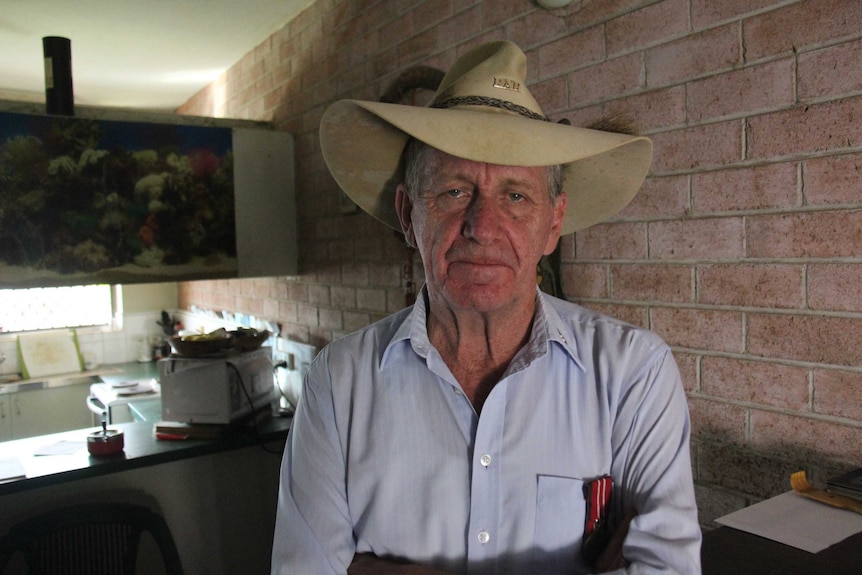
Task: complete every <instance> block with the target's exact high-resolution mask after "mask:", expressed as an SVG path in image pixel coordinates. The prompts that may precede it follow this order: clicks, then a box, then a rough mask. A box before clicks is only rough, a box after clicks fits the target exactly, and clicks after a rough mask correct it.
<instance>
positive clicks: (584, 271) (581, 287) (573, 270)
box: [560, 263, 610, 298]
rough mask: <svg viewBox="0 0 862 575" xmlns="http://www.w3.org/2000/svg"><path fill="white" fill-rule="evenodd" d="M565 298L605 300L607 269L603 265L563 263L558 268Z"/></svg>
mask: <svg viewBox="0 0 862 575" xmlns="http://www.w3.org/2000/svg"><path fill="white" fill-rule="evenodd" d="M560 275H561V278H562V284H563V291H564V293H565V295H566V297H567V298H607V297H608V296H609V295H610V292H609V290H608V269H607V266H606V265H603V264H580V263H574V264H571V263H564V264H562V265H561V266H560Z"/></svg>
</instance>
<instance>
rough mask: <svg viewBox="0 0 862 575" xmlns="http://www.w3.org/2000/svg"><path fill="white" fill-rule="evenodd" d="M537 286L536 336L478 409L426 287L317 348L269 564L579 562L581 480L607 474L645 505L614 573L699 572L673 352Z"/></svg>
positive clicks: (499, 567)
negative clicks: (445, 351)
mask: <svg viewBox="0 0 862 575" xmlns="http://www.w3.org/2000/svg"><path fill="white" fill-rule="evenodd" d="M537 294H539V295H537V308H536V314H535V318H534V321H533V328H532V333H531V336H530V339H529V342H528V343H527V345H526V346H525V347H524V348H523V349H521V350H520V352H519V353H518V354H517V355H516V356H515V358H514V359H513V360H512V362H511V364H510V366H509V368H508V370H507V371H506V373H505V374H504V376H503V377H502V379H501V380H500V382H499V383H498V384H497V385H496V386H495V387H494V389H493V390H492V391H491V393H490V395H489V396H488V398H487V400H486V401H485V403H484V405H483V407H482V410H481V415H477V414H476V412H475V410H474V409H473V407H472V405H471V403H470V402H469V401H468V400H467V398H466V397H465V396H464V394H463V393H462V391H461V388H460V386H459V385H458V382H457V381H456V380H455V378H454V377H453V376H452V374H451V372H450V371H449V369H448V367H447V366H446V365H445V364H444V363H443V360H442V359H441V357H440V355H439V353H438V352H437V350H436V349H435V348H434V347H433V346H432V345H431V343H430V341H429V339H428V334H427V331H426V313H427V312H426V307H425V303H424V302H425V299H424V297H420V298H419V300H418V303H417V304H416V305H415V306H413V307H412V308H408V309H406V310H403V311H402V312H400V313H397V314H395V315H394V316H391V317H389V318H387V319H384V320H382V321H380V322H378V323H376V324H374V325H372V326H370V327H368V328H365V329H363V330H361V331H359V332H356V333H354V334H351V335H348V336H346V337H344V338H342V339H340V340H338V341H335V342H333V343H332V344H330V345H329V346H327V347H326V348H325V349H324V350H323V351H322V352H321V353H320V354H319V355H318V357H317V358H316V359H315V361H314V362H313V363H312V365H311V367H310V369H309V372H308V375H307V378H306V382H305V387H304V390H303V394H302V398H301V400H300V403H299V406H298V409H297V413H296V416H295V418H294V420H293V425H292V428H291V431H290V437H289V439H288V445H287V447H286V451H285V455H284V460H283V463H282V470H281V489H280V494H279V501H278V512H277V519H276V526H275V536H274V542H273V554H272V560H273V563H272V573H273V574H274V575H275V574H278V575H303V574H309V575H324V574H336V573H337V574H343V573H345V572H346V569H347V566H348V565H350V562H351V560H352V559H353V557H354V554H356V553H364V552H370V553H374V554H375V555H377V556H379V557H387V558H398V559H404V560H409V561H410V562H414V563H421V564H425V565H429V566H434V567H437V568H440V569H446V570H450V571H452V572H455V573H468V574H470V575H486V574H488V575H490V574H494V575H504V574H506V575H508V574H512V575H514V574H521V575H528V574H542V575H554V574H567V575H570V574H576V573H588V572H589V570H588V568H587V567H586V566H585V565H584V563H583V560H582V559H581V555H580V550H581V544H582V538H583V533H584V520H585V509H586V502H585V498H584V491H583V486H584V482H585V481H588V480H591V479H595V478H597V477H600V476H602V475H606V474H610V475H611V476H612V477H613V479H614V483H615V485H614V492H615V497H614V503H615V505H614V513H615V515H616V516H617V517H621V516H622V515H623V514H624V513H625V512H626V511H628V510H632V509H633V510H636V512H637V514H638V515H637V517H636V518H635V519H634V520H633V521H632V523H631V526H630V530H629V534H628V536H627V538H626V540H625V544H624V547H623V555H624V556H625V557H626V558H627V559H628V560H629V561H630V562H631V565H630V567H629V568H628V569H627V570H626V571H624V572H625V573H631V574H641V573H644V574H646V573H678V574H686V575H688V574H695V573H698V574H699V573H700V538H701V535H700V529H699V527H698V522H697V509H696V505H695V499H694V489H693V486H692V475H691V463H690V454H689V417H688V408H687V404H686V398H685V393H684V391H683V388H682V385H681V381H680V376H679V372H678V370H677V367H676V363H675V362H674V360H673V358H672V356H671V352H670V350H669V348H668V347H667V345H666V344H665V343H664V342H663V341H662V340H661V339H660V338H659V337H658V336H657V335H655V334H653V333H652V332H649V331H646V330H643V329H640V328H636V327H633V326H630V325H627V324H624V323H622V322H620V321H617V320H614V319H611V318H608V317H605V316H601V315H598V314H595V313H593V312H591V311H588V310H586V309H584V308H582V307H580V306H577V305H575V304H572V303H570V302H566V301H563V300H559V299H556V298H553V297H550V296H547V295H545V294H543V293H541V292H538V290H537ZM620 572H621V573H622V572H623V571H620Z"/></svg>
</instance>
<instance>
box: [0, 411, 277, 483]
mask: <svg viewBox="0 0 862 575" xmlns="http://www.w3.org/2000/svg"><path fill="white" fill-rule="evenodd" d="M290 423H291V419H290V418H281V417H273V418H271V419H267V420H265V421H263V422H259V423H258V425H257V427H256V428H254V427H240V428H236V429H234V430H233V431H232V432H231V433H229V434H227V435H225V436H223V437H220V438H218V439H206V440H204V439H183V440H163V439H156V437H155V435H154V433H153V424H152V423H149V422H134V423H122V424H116V425H111V428H112V429H120V430H122V431H123V434H124V443H125V447H124V449H123V453H120V454H117V455H113V456H107V457H93V456H91V455H90V454H89V453H88V451H87V446H86V441H87V435H88V434H89V433H91V432H93V431H96V430H98V429H99V428H87V429H80V430H75V431H66V432H62V433H54V434H51V435H43V436H39V437H30V438H26V439H18V440H13V441H6V442H3V443H0V461H4V460H14V459H16V458H17V459H18V460H19V461H20V463H21V465H22V466H23V468H24V471H25V472H26V477H24V478H16V479H12V480H8V481H5V482H0V496H3V495H6V494H10V493H16V492H20V491H26V490H32V489H38V488H41V487H45V486H49V485H55V484H58V483H65V482H69V481H76V480H79V479H86V478H91V477H97V476H100V475H107V474H111V473H117V472H122V471H128V470H131V469H137V468H142V467H148V466H153V465H158V464H161V463H167V462H171V461H178V460H182V459H189V458H195V457H200V456H205V455H211V454H216V453H222V452H227V451H232V450H236V449H240V448H245V447H252V446H255V445H260V446H261V449H267V450H268V451H273V450H276V451H280V450H281V449H282V448H283V445H284V440H285V438H286V437H287V432H288V430H289V429H290ZM76 444H80V446H79V448H78V449H77V450H75V451H74V453H71V454H66V455H62V454H61V455H34V453H35V452H36V451H37V450H40V449H44V448H46V447H48V446H57V447H69V448H72V449H74V448H75V445H76Z"/></svg>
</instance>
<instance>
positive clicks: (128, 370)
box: [0, 361, 159, 394]
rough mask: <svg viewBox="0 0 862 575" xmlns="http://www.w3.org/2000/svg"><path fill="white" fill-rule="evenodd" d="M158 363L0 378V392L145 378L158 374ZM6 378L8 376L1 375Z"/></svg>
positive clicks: (126, 364)
mask: <svg viewBox="0 0 862 575" xmlns="http://www.w3.org/2000/svg"><path fill="white" fill-rule="evenodd" d="M158 372H159V370H158V364H157V363H156V362H155V361H148V362H129V363H117V364H110V365H104V366H101V367H99V368H95V369H91V370H88V371H79V372H74V373H64V374H60V375H51V376H44V377H35V378H31V379H19V380H15V381H8V382H2V379H0V394H4V393H18V392H21V391H32V390H36V389H50V388H54V387H64V386H67V385H80V384H92V383H101V382H108V383H110V382H114V381H123V380H131V379H145V378H149V377H157V376H158ZM3 377H4V378H8V377H9V376H8V375H7V376H3Z"/></svg>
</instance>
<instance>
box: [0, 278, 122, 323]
mask: <svg viewBox="0 0 862 575" xmlns="http://www.w3.org/2000/svg"><path fill="white" fill-rule="evenodd" d="M113 291H114V290H112V288H111V286H109V285H87V286H72V287H56V288H32V289H7V290H0V332H6V333H8V332H18V331H34V330H39V329H56V328H63V327H85V326H102V325H110V324H111V320H112V318H113V316H114V298H113Z"/></svg>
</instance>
